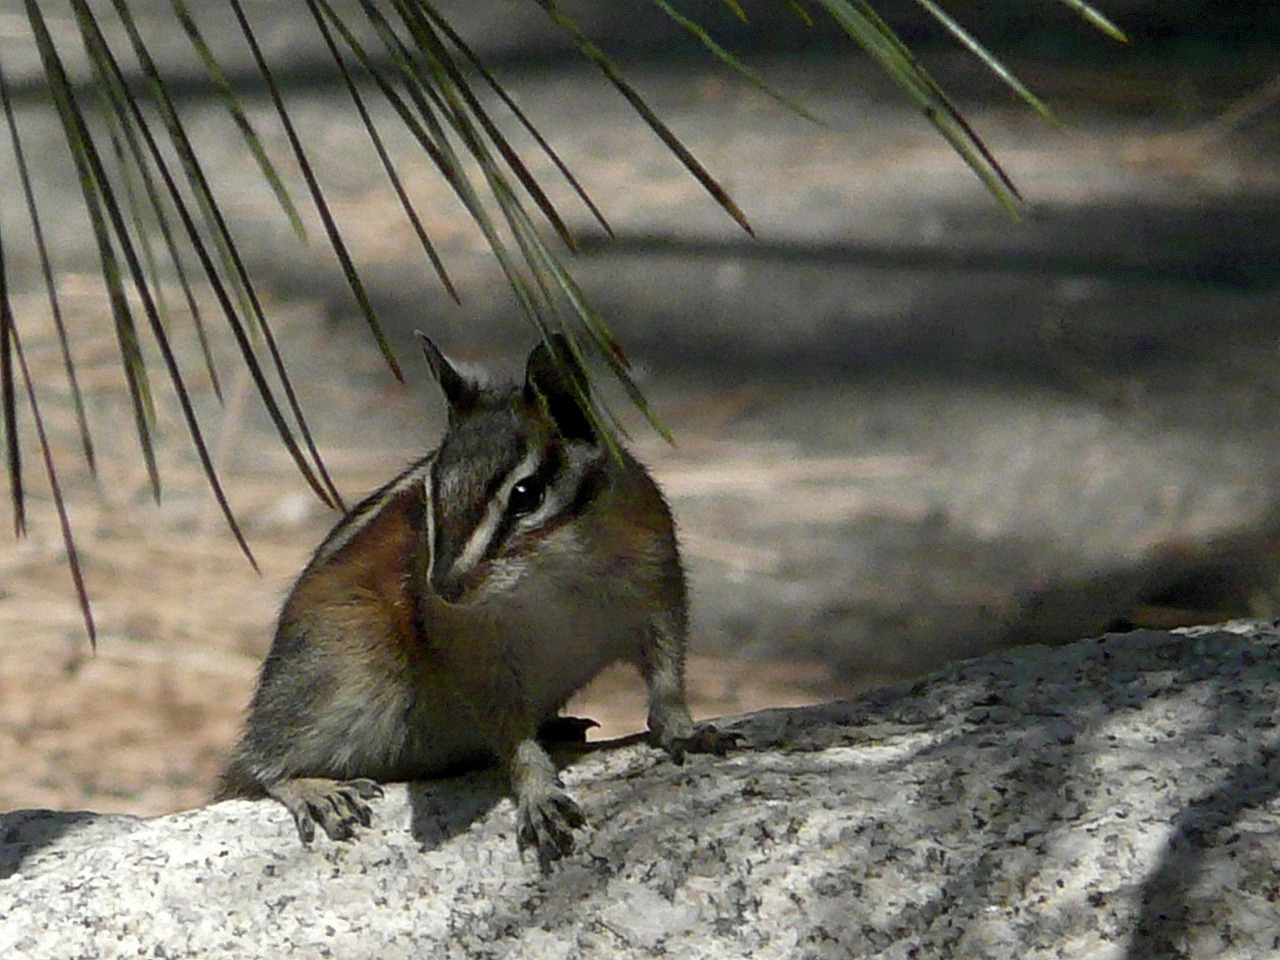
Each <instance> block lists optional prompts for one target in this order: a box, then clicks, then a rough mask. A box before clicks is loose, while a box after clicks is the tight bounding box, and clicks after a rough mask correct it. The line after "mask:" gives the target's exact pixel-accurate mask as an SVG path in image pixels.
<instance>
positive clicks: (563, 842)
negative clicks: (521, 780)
mask: <svg viewBox="0 0 1280 960" xmlns="http://www.w3.org/2000/svg"><path fill="white" fill-rule="evenodd" d="M586 822H587V818H586V817H585V816H583V814H582V810H581V809H580V808H579V807H578V805H577V804H576V803H574V802H573V800H572V798H570V797H569V795H568V794H566V793H562V792H560V791H559V790H554V791H549V792H547V793H542V794H539V795H537V796H533V797H521V798H520V801H519V808H518V810H517V813H516V842H517V844H518V845H519V848H520V852H521V853H523V852H524V851H525V850H527V849H528V848H529V847H533V848H535V849H536V850H537V852H538V867H539V868H540V869H541V870H542V872H543V873H549V872H550V871H551V864H552V863H554V862H555V861H556V860H559V859H560V858H562V857H567V856H568V855H569V854H570V853H572V852H573V831H574V830H575V829H576V828H578V827H580V826H582V825H583V824H584V823H586Z"/></svg>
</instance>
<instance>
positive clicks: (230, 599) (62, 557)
mask: <svg viewBox="0 0 1280 960" xmlns="http://www.w3.org/2000/svg"><path fill="white" fill-rule="evenodd" d="M60 293H61V295H62V298H63V306H64V308H65V309H66V310H67V312H68V322H69V325H70V326H71V327H72V330H73V344H74V347H73V349H74V351H75V357H76V361H77V370H78V374H79V377H80V380H81V384H82V387H83V388H84V390H85V396H86V402H87V406H88V408H89V419H90V422H91V426H92V429H93V437H94V440H95V442H96V445H97V446H96V453H97V470H98V478H97V481H96V482H95V481H94V480H93V479H92V478H91V477H90V476H89V475H88V472H87V470H86V468H85V462H84V459H83V456H82V454H81V451H80V446H79V440H78V436H77V430H76V425H75V419H74V415H73V410H72V406H71V403H70V394H69V392H68V391H67V390H66V389H65V386H63V385H64V384H65V378H64V375H63V373H62V370H61V364H62V360H61V354H60V351H59V349H58V345H57V341H56V339H55V337H54V334H53V328H52V324H51V323H50V322H49V320H48V312H49V311H48V308H47V306H46V304H45V303H44V302H43V300H42V298H39V297H30V298H20V299H19V301H18V302H17V304H16V306H17V308H18V309H19V311H20V315H21V317H22V326H21V333H22V336H23V338H24V340H23V347H24V350H25V354H26V358H27V362H28V364H29V365H30V368H31V371H32V374H33V376H34V377H36V378H37V380H38V381H39V382H40V384H41V397H42V403H41V413H42V414H43V418H44V424H45V427H46V429H47V430H48V431H49V435H50V440H51V444H52V447H53V450H54V455H55V457H56V458H57V462H58V465H59V468H60V470H59V476H60V480H61V482H62V484H63V487H64V491H65V492H66V494H67V496H68V498H69V501H70V504H71V514H70V515H71V523H72V526H73V529H74V533H75V540H76V546H77V548H78V550H79V553H80V557H81V561H82V563H83V565H84V569H85V575H86V579H87V582H88V587H89V591H90V593H91V595H92V598H93V610H94V615H95V618H96V621H97V625H98V631H99V634H98V646H97V651H96V653H95V652H93V651H91V650H90V646H89V642H88V638H87V636H86V634H85V631H84V628H83V625H82V623H81V620H80V614H79V611H78V608H77V605H76V603H75V600H74V594H73V592H72V586H71V580H70V577H69V574H68V570H67V563H66V554H65V551H64V549H63V545H62V541H61V536H60V534H59V531H58V525H57V518H56V514H55V513H54V511H53V508H52V502H51V499H50V496H49V492H48V485H47V483H46V482H45V481H44V478H43V475H42V469H41V463H40V457H39V451H38V449H37V448H34V447H32V448H28V449H26V450H25V451H24V453H25V465H26V476H27V483H28V496H29V502H28V513H29V516H28V529H27V534H26V536H25V537H23V538H20V539H18V540H16V541H8V542H6V543H5V544H4V547H3V549H0V809H15V808H22V807H53V808H63V809H75V808H81V807H87V808H92V809H94V810H98V811H104V812H129V813H136V814H159V813H164V812H167V811H173V810H178V809H183V808H188V807H192V806H197V805H199V804H201V803H202V802H204V801H205V800H206V799H207V797H208V796H209V793H210V790H211V788H212V785H213V781H214V778H215V776H216V774H217V771H218V768H219V765H220V763H221V762H222V759H223V757H224V756H225V755H226V753H227V751H228V750H229V749H230V747H231V745H232V742H233V740H234V738H235V736H236V734H237V730H238V726H239V723H240V720H241V715H242V710H243V707H244V705H245V704H246V703H247V701H248V698H249V696H250V694H251V692H252V687H253V682H254V678H255V675H256V671H257V667H258V663H259V661H260V659H261V657H262V655H263V653H265V651H266V649H267V646H268V644H269V641H270V636H271V630H272V625H273V620H274V616H275V612H276V609H277V606H278V604H279V602H280V600H281V598H282V596H283V594H284V591H285V590H286V589H287V587H288V585H289V583H290V580H291V578H292V577H293V576H294V575H295V574H296V572H297V571H298V570H300V569H301V568H302V565H303V564H304V563H305V561H306V559H307V557H308V555H309V553H310V551H311V549H312V548H313V547H314V545H315V544H316V543H318V542H319V540H320V538H321V537H322V536H323V535H324V533H325V531H326V530H327V529H328V527H329V525H330V524H331V523H333V522H334V520H335V516H334V515H333V514H332V513H330V512H329V511H327V510H326V509H325V508H324V507H323V505H322V504H320V503H319V502H318V501H317V500H316V499H315V498H314V497H313V496H312V495H311V494H310V492H309V491H308V490H307V488H306V486H305V484H304V482H303V481H302V479H301V477H300V476H299V475H298V474H297V472H296V471H295V470H294V468H293V466H292V464H291V463H290V461H289V460H288V456H287V454H286V453H285V451H284V449H283V447H282V446H281V445H280V444H279V443H278V442H277V440H276V438H275V436H274V435H272V433H271V430H270V427H269V425H268V424H267V422H266V420H265V417H264V415H263V413H262V411H261V410H260V409H258V401H257V398H256V394H254V393H253V391H252V388H251V385H250V384H249V383H248V379H247V377H245V376H244V374H243V373H242V372H238V371H239V370H240V364H239V362H238V360H237V359H236V358H235V356H234V354H233V352H232V351H233V345H232V344H230V343H229V336H228V337H227V340H228V342H223V340H222V338H221V334H220V332H219V333H214V332H212V331H211V336H212V337H213V339H214V343H213V346H214V353H215V357H216V358H217V359H218V360H219V361H220V363H219V367H220V370H221V373H222V375H223V376H224V377H225V378H226V379H225V382H224V383H223V384H222V389H223V394H224V399H225V408H224V409H223V410H222V411H221V412H218V411H217V406H216V401H215V400H214V397H213V394H212V389H211V383H210V380H209V378H208V377H207V376H202V375H201V373H200V370H199V366H198V364H197V363H193V362H192V363H188V373H189V378H190V383H191V385H192V387H193V390H195V391H196V393H197V396H196V398H195V399H196V401H197V404H198V406H199V408H200V409H201V411H202V414H203V420H204V422H205V429H206V430H207V431H208V433H207V440H208V442H209V446H210V448H211V451H212V453H213V456H214V458H215V461H216V462H217V463H218V465H219V469H220V471H221V474H222V477H223V480H224V482H225V485H226V488H227V492H228V496H229V498H230V500H231V502H232V504H233V507H234V509H235V512H236V515H237V517H238V518H239V520H240V521H241V523H242V524H243V528H244V531H245V534H246V536H247V538H248V540H249V542H250V544H251V546H252V549H253V552H254V555H255V557H256V559H257V562H258V564H259V566H260V568H261V571H262V572H261V575H258V574H256V573H255V572H254V571H253V570H252V568H251V567H250V565H249V563H248V562H247V561H246V560H245V558H244V556H243V555H242V554H241V553H240V552H239V550H238V548H237V546H236V544H235V542H234V540H233V539H232V537H231V535H230V534H229V532H228V530H227V528H226V526H225V524H224V522H223V521H222V518H221V516H220V514H219V513H218V511H217V507H216V504H215V503H214V501H213V499H212V497H211V496H210V495H209V493H208V490H207V487H206V484H205V481H204V479H203V476H202V474H201V473H200V471H199V468H198V464H197V462H196V461H195V458H194V454H193V453H192V451H191V449H190V443H189V442H188V439H187V437H186V434H185V428H184V427H183V425H182V422H181V420H180V419H179V416H178V411H177V406H176V403H175V402H174V400H173V398H172V393H171V391H170V390H169V389H168V385H167V384H166V383H163V382H162V380H161V378H162V376H163V372H162V368H161V366H160V365H159V364H155V365H154V366H153V368H152V376H153V377H155V378H156V380H155V387H156V389H155V396H156V405H157V418H158V421H157V434H156V435H157V443H156V452H157V459H158V461H159V465H160V472H161V479H162V483H163V497H162V501H161V505H160V506H159V507H157V506H156V505H155V504H154V502H153V501H152V496H151V492H150V488H149V484H148V480H147V475H146V472H145V469H144V467H143V464H142V458H141V456H140V455H139V453H138V446H137V442H136V439H135V438H134V434H133V419H132V414H131V408H130V406H129V399H128V393H127V389H126V386H125V384H124V382H123V380H122V379H121V376H120V373H119V366H118V362H117V355H116V345H115V343H114V339H113V337H112V335H111V333H110V330H109V329H104V327H103V325H101V324H100V323H97V321H98V320H99V319H100V318H99V317H97V316H96V315H95V311H96V310H98V309H100V304H101V300H100V299H99V296H100V290H99V289H98V288H97V287H96V281H95V280H93V279H90V278H83V277H75V276H71V277H68V278H66V279H65V280H64V281H63V283H62V285H61V287H60ZM42 318H43V319H42ZM275 322H276V324H277V333H278V335H279V336H280V337H281V339H282V341H283V346H284V349H285V352H286V354H287V356H288V357H290V358H293V359H295V360H297V361H298V362H297V363H296V364H295V366H294V368H293V370H292V372H293V373H294V375H295V377H296V379H297V381H298V384H299V388H300V390H301V392H302V393H303V395H304V404H305V407H306V409H307V410H308V411H310V412H311V413H312V415H313V416H314V415H318V414H321V413H323V414H325V415H324V416H317V417H316V419H317V420H318V421H321V422H320V423H318V424H317V426H318V428H319V442H320V446H321V449H322V453H323V455H324V458H325V460H326V463H327V464H328V466H329V468H330V470H331V471H332V473H333V475H334V479H335V480H336V482H337V485H338V487H339V489H340V490H342V491H343V493H344V496H346V497H347V498H348V501H349V502H352V501H354V500H355V499H357V498H358V497H360V496H361V495H362V494H363V493H364V492H365V491H367V490H369V489H371V488H373V487H375V486H377V485H378V484H380V483H381V482H383V481H384V480H385V479H387V478H388V477H389V476H391V475H392V474H393V473H394V472H395V471H396V470H398V469H399V467H400V465H402V464H403V463H405V462H406V461H408V460H409V459H411V458H412V457H415V456H417V455H419V454H420V453H421V452H422V451H423V450H425V449H427V448H428V447H429V446H430V445H431V444H432V443H433V442H434V439H435V437H436V436H437V432H438V429H439V426H438V423H439V421H438V419H437V417H436V415H437V412H438V411H436V410H435V409H430V410H424V409H422V406H421V402H420V400H419V399H418V398H417V397H416V395H415V394H414V393H413V392H412V391H410V390H407V389H403V388H398V387H395V386H394V385H393V383H392V381H391V378H390V377H389V376H388V375H387V374H386V373H385V371H384V370H381V369H379V363H380V361H379V360H378V358H377V357H376V356H375V355H374V351H373V350H372V349H371V348H370V347H369V344H368V341H367V339H366V340H363V341H359V342H357V338H359V337H360V336H361V335H362V334H361V333H360V332H359V331H357V332H355V333H354V334H351V333H348V332H344V331H341V330H337V329H334V328H332V327H326V326H325V324H324V323H323V321H321V320H320V319H319V318H318V317H317V316H315V315H312V314H309V313H308V312H307V311H306V310H304V309H301V308H296V309H293V310H292V312H290V311H288V310H285V311H279V310H277V312H276V315H275ZM90 323H93V324H95V326H94V327H91V326H90ZM173 333H174V336H175V339H176V340H177V341H179V343H183V342H184V341H188V342H186V347H187V348H188V349H186V350H184V351H183V354H184V356H187V357H198V354H196V353H195V352H194V350H193V349H191V348H193V347H194V338H193V337H192V336H191V328H190V327H189V325H188V324H187V320H186V319H184V318H181V317H179V318H177V319H176V320H175V322H174V325H173ZM346 338H350V339H351V341H352V342H351V343H350V344H349V345H348V346H347V347H344V345H343V344H341V343H340V342H338V343H335V342H334V341H342V340H343V339H346ZM321 341H325V342H324V343H323V344H322V343H321ZM321 346H323V348H324V353H323V357H324V358H330V359H322V357H321V351H320V350H319V349H318V348H319V347H321ZM334 356H341V357H345V358H346V359H345V361H344V363H343V365H342V366H341V367H340V368H335V366H334V365H333V364H332V360H331V358H332V357H334ZM409 359H410V361H411V362H412V358H409ZM23 411H24V414H23V415H24V416H25V415H27V414H26V407H25V404H24V405H23ZM330 424H337V425H336V426H333V427H332V429H330V430H325V429H323V427H325V426H328V425H330ZM342 424H346V425H347V426H345V427H344V426H341V425H342ZM351 424H358V425H359V429H350V425H351ZM340 437H343V438H346V442H342V443H339V438H340ZM353 437H354V438H356V442H358V443H359V446H352V445H350V442H349V441H350V439H351V438H353ZM659 472H660V471H659ZM689 673H690V687H691V699H692V706H693V708H694V712H695V713H696V714H698V715H700V716H706V715H713V714H721V713H731V712H740V711H745V710H751V709H756V708H759V707H764V706H784V705H794V704H801V703H808V702H813V701H815V700H818V699H823V698H827V697H829V696H832V695H834V694H836V693H838V692H841V691H842V690H848V689H851V687H850V686H849V685H843V686H841V685H836V684H834V683H832V682H831V681H829V680H827V679H826V674H825V670H823V669H822V668H820V667H818V666H817V665H807V664H803V663H798V664H773V665H763V664H758V663H748V662H739V661H735V660H731V659H727V658H723V657H706V656H695V657H693V658H692V660H691V663H690V670H689ZM571 709H572V710H573V711H574V712H576V713H578V714H580V715H584V716H590V717H593V718H595V719H597V720H599V721H600V723H601V728H600V729H599V730H597V731H594V734H593V736H595V737H613V736H619V735H623V734H627V733H632V732H635V731H638V730H641V729H643V726H644V696H643V687H642V684H641V683H640V681H639V679H638V678H637V677H635V676H634V675H633V673H632V672H631V671H630V670H629V669H622V668H618V669H616V670H615V671H611V672H609V673H608V674H606V675H605V676H603V677H601V678H600V680H599V681H597V683H596V684H594V685H593V686H592V687H591V688H590V689H588V690H587V691H585V692H584V693H583V694H581V695H580V696H579V697H578V698H577V699H576V700H575V701H574V702H573V703H572V704H571Z"/></svg>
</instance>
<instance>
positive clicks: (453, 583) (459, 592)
mask: <svg viewBox="0 0 1280 960" xmlns="http://www.w3.org/2000/svg"><path fill="white" fill-rule="evenodd" d="M431 589H432V590H434V591H435V593H436V596H438V597H439V598H440V599H441V600H443V601H444V602H445V603H458V602H459V601H461V600H462V598H463V595H464V594H465V593H466V583H465V581H464V578H463V577H459V576H454V575H452V573H437V572H435V571H432V574H431Z"/></svg>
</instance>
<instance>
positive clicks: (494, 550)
mask: <svg viewBox="0 0 1280 960" xmlns="http://www.w3.org/2000/svg"><path fill="white" fill-rule="evenodd" d="M563 469H564V454H563V453H562V452H561V450H560V448H559V447H555V446H551V447H547V448H546V449H544V450H543V451H542V459H541V462H540V463H539V464H538V466H537V469H535V470H534V471H533V473H532V474H530V475H529V478H530V480H531V482H532V483H534V484H537V485H538V486H540V487H541V488H542V489H543V490H544V491H546V492H544V493H543V498H544V500H543V502H545V498H546V496H547V492H550V491H551V489H552V488H553V487H554V486H555V482H556V479H557V478H558V477H559V476H560V473H561V472H562V470H563ZM503 479H504V480H505V479H506V478H503ZM541 506H542V504H541V503H539V504H538V507H537V508H535V510H536V509H539V508H541ZM529 512H533V511H529ZM526 515H527V514H525V513H517V512H514V511H512V510H511V509H510V507H509V505H504V506H503V512H502V520H501V522H500V523H499V524H498V529H497V530H496V531H495V532H494V535H493V539H491V540H490V541H489V545H488V547H487V548H486V549H485V552H484V558H485V559H486V560H492V559H493V558H494V557H495V556H497V555H498V553H500V552H501V550H502V546H503V544H504V543H505V542H506V540H507V537H509V536H510V535H511V531H512V530H513V529H514V528H515V525H516V524H517V523H518V522H519V521H520V519H521V517H523V516H526Z"/></svg>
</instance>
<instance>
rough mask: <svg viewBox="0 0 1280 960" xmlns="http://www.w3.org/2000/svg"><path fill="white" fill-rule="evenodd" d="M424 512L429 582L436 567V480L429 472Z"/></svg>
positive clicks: (423, 485)
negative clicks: (425, 517)
mask: <svg viewBox="0 0 1280 960" xmlns="http://www.w3.org/2000/svg"><path fill="white" fill-rule="evenodd" d="M422 502H423V512H424V513H425V514H426V516H427V582H428V583H430V582H431V571H432V569H433V568H434V567H435V565H436V478H435V477H433V476H432V475H431V471H430V470H428V471H427V474H426V476H425V477H423V478H422Z"/></svg>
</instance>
